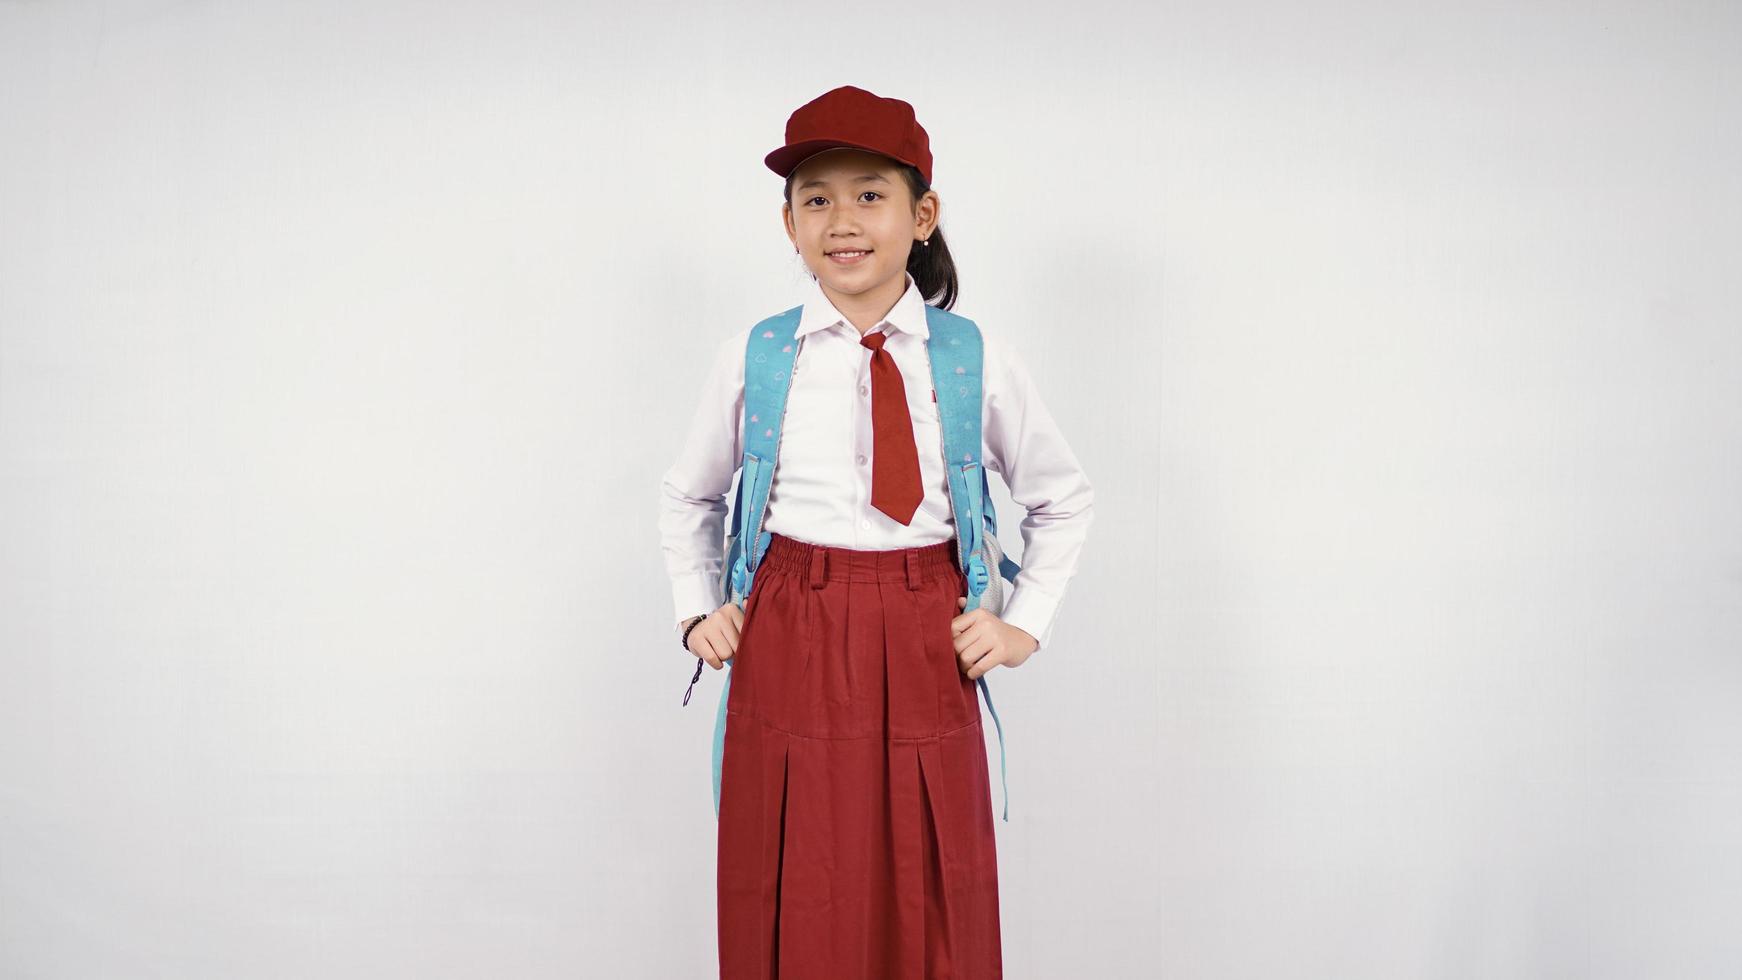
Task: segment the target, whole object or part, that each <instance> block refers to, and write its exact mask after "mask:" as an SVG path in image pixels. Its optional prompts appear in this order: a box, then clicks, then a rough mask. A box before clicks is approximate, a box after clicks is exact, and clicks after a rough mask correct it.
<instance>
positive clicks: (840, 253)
mask: <svg viewBox="0 0 1742 980" xmlns="http://www.w3.org/2000/svg"><path fill="white" fill-rule="evenodd" d="M829 254H830V255H838V256H840V257H842V258H847V259H850V258H852V257H853V256H855V255H864V254H865V253H864V252H830V253H829Z"/></svg>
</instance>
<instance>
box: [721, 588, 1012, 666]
mask: <svg viewBox="0 0 1742 980" xmlns="http://www.w3.org/2000/svg"><path fill="white" fill-rule="evenodd" d="M967 606H968V598H967V596H957V597H956V608H957V609H966V608H967ZM701 629H702V628H701V627H700V626H698V627H696V631H697V632H700V631H701ZM950 632H951V633H952V634H954V636H955V644H956V660H957V661H959V662H960V663H961V665H962V667H963V669H964V671H965V672H966V673H967V675H968V677H969V678H970V679H973V680H977V679H979V677H980V676H981V675H982V674H985V673H986V672H987V671H989V670H991V669H992V668H993V667H996V666H998V665H999V664H1003V665H1004V666H1006V667H1020V666H1022V664H1023V661H1025V660H1027V659H1028V655H1029V654H1031V653H1033V652H1034V651H1036V650H1038V649H1040V641H1039V640H1036V639H1035V638H1034V637H1033V636H1030V635H1029V633H1028V631H1027V630H1025V629H1023V628H1022V627H1020V626H1012V625H1010V624H1009V623H1006V622H1005V621H1004V620H1002V619H999V618H998V617H997V616H994V615H992V613H990V612H989V611H987V610H985V609H976V610H974V611H973V612H970V613H963V614H962V615H960V616H957V617H956V618H955V619H952V620H950Z"/></svg>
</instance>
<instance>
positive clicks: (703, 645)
mask: <svg viewBox="0 0 1742 980" xmlns="http://www.w3.org/2000/svg"><path fill="white" fill-rule="evenodd" d="M696 629H698V630H699V629H701V627H699V626H698V627H696ZM690 643H691V645H693V646H695V647H698V648H699V649H697V650H696V651H695V652H696V656H698V657H701V658H702V659H703V660H706V661H707V662H708V666H709V667H712V668H714V669H715V670H719V669H720V668H721V667H723V666H725V665H724V664H722V663H720V657H719V655H718V654H716V653H714V648H713V647H711V646H709V645H708V638H707V637H705V636H699V637H698V636H691V637H690Z"/></svg>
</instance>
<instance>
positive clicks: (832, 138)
mask: <svg viewBox="0 0 1742 980" xmlns="http://www.w3.org/2000/svg"><path fill="white" fill-rule="evenodd" d="M837 146H850V147H853V148H855V149H860V150H868V151H870V152H872V153H881V154H883V155H884V156H886V157H890V158H892V159H895V160H899V161H900V162H902V163H908V164H912V165H913V166H915V167H918V168H919V172H920V174H921V175H922V176H923V177H925V182H926V184H927V185H928V186H929V185H930V184H931V140H930V138H928V137H927V136H926V134H925V129H924V127H922V126H920V124H919V120H917V119H915V118H914V117H913V106H911V105H908V104H907V103H906V102H903V101H901V100H900V99H884V98H879V97H878V96H875V95H872V94H871V93H870V92H867V91H865V90H864V89H862V88H855V87H854V86H851V85H843V86H841V87H840V88H837V89H830V90H829V91H827V92H824V93H823V94H822V95H819V96H817V97H816V98H814V99H812V100H810V101H809V102H806V103H805V104H804V105H801V106H799V107H798V108H797V109H794V110H793V113H792V115H790V116H788V117H787V119H786V145H785V146H782V147H780V148H778V149H776V150H774V151H773V152H771V153H769V154H768V155H767V156H766V157H763V158H762V162H763V163H766V164H768V169H770V170H772V171H774V172H775V173H777V174H779V175H780V176H782V177H786V176H788V175H789V174H791V173H792V172H793V170H794V169H795V168H796V167H797V166H798V165H799V164H800V163H802V162H804V160H805V159H806V158H807V157H810V156H813V155H815V154H817V153H821V152H822V151H824V150H829V149H834V148H835V147H837Z"/></svg>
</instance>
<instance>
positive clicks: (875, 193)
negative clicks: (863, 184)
mask: <svg viewBox="0 0 1742 980" xmlns="http://www.w3.org/2000/svg"><path fill="white" fill-rule="evenodd" d="M865 194H870V195H871V196H872V197H882V196H883V195H882V194H879V193H877V192H876V191H866V192H865ZM865 194H860V195H859V196H860V197H864V196H865Z"/></svg>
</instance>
